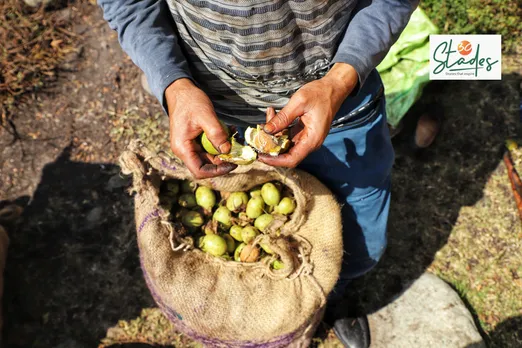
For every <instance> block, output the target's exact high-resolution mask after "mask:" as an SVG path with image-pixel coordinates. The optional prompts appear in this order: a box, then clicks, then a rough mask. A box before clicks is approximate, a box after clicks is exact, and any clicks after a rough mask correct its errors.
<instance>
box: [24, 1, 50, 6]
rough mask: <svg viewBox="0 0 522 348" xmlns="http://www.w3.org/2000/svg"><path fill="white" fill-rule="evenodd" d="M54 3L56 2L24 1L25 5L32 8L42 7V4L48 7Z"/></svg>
mask: <svg viewBox="0 0 522 348" xmlns="http://www.w3.org/2000/svg"><path fill="white" fill-rule="evenodd" d="M53 1H54V0H24V2H25V4H26V5H27V6H31V7H40V6H41V5H42V4H43V5H44V6H47V5H49V4H51V2H53Z"/></svg>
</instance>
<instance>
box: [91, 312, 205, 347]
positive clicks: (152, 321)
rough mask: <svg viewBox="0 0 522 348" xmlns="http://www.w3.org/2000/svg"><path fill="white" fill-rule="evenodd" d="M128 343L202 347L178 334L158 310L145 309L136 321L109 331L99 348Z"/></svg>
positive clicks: (124, 322)
mask: <svg viewBox="0 0 522 348" xmlns="http://www.w3.org/2000/svg"><path fill="white" fill-rule="evenodd" d="M126 342H141V343H150V344H161V345H172V346H174V347H187V348H199V347H201V345H199V344H197V343H193V342H191V341H190V340H188V339H186V338H185V337H184V336H183V335H181V334H179V333H176V332H175V331H174V328H173V326H172V324H171V323H170V322H169V320H168V319H167V318H166V317H165V316H164V315H163V314H162V313H161V312H160V310H159V309H157V308H147V309H144V310H143V311H142V312H141V315H140V316H139V317H138V318H136V319H134V320H129V321H124V320H121V321H120V322H118V325H116V326H115V327H112V328H110V329H109V330H108V331H107V337H106V338H104V339H103V340H102V342H101V344H100V346H99V348H105V347H109V346H111V345H112V344H116V343H126Z"/></svg>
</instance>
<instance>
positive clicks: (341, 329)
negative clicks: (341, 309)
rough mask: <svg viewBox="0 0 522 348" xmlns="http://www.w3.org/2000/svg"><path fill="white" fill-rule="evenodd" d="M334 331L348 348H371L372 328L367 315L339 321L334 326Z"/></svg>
mask: <svg viewBox="0 0 522 348" xmlns="http://www.w3.org/2000/svg"><path fill="white" fill-rule="evenodd" d="M333 331H334V333H335V335H336V336H337V338H338V339H339V341H341V343H342V344H343V345H344V346H345V347H346V348H368V347H370V327H369V325H368V318H367V317H366V316H365V315H363V316H360V317H356V318H340V319H337V320H335V322H334V324H333Z"/></svg>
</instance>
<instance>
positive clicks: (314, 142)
mask: <svg viewBox="0 0 522 348" xmlns="http://www.w3.org/2000/svg"><path fill="white" fill-rule="evenodd" d="M357 81H358V75H357V72H356V71H355V69H354V68H353V67H352V66H351V65H348V64H345V63H336V64H335V65H334V66H333V67H332V69H331V70H330V71H329V72H328V73H327V74H326V75H325V76H324V77H323V78H321V79H319V80H316V81H312V82H309V83H307V84H305V85H304V86H303V87H301V88H300V89H299V90H298V91H297V92H296V93H295V94H294V95H293V96H292V97H291V98H290V101H289V102H288V104H287V105H286V106H285V107H284V108H283V109H282V110H281V111H280V112H279V113H277V114H276V115H275V116H274V113H273V112H267V123H266V124H265V126H264V130H265V132H267V133H269V134H276V133H278V132H280V131H282V130H283V129H285V128H287V127H288V126H289V125H290V124H291V123H292V122H293V121H294V120H295V119H296V118H299V121H298V123H297V124H296V125H295V126H294V127H292V128H291V130H290V136H291V138H292V142H293V146H292V147H291V148H290V150H289V151H288V152H287V153H284V154H280V155H279V156H277V157H272V156H269V155H259V160H260V161H262V162H264V163H266V164H268V165H272V166H276V167H289V168H294V167H296V166H297V165H298V164H299V163H301V161H303V160H304V159H305V158H306V156H308V154H310V153H311V152H313V151H315V150H317V149H319V148H320V147H321V145H322V144H323V142H324V140H325V139H326V136H327V135H328V132H329V131H330V126H331V124H332V121H333V119H334V117H335V115H336V114H337V111H339V108H340V107H341V105H342V103H343V102H344V100H345V99H346V98H347V97H348V96H349V95H350V93H351V92H352V90H353V89H354V88H355V86H356V85H357Z"/></svg>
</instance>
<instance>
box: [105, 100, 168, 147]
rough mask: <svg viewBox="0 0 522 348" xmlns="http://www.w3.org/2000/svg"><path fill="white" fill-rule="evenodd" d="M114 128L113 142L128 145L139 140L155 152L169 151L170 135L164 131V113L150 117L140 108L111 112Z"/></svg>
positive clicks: (111, 134) (112, 131)
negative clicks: (131, 141)
mask: <svg viewBox="0 0 522 348" xmlns="http://www.w3.org/2000/svg"><path fill="white" fill-rule="evenodd" d="M109 116H110V118H111V122H112V126H113V128H112V129H111V132H110V136H111V139H112V141H114V142H116V143H118V142H122V143H125V144H128V143H129V141H130V140H132V139H136V138H139V139H141V140H142V141H143V143H144V144H145V145H147V146H148V147H149V148H150V149H152V150H154V151H159V150H164V149H169V143H168V133H167V132H166V130H165V129H163V127H164V126H163V123H162V120H164V119H165V118H166V116H165V115H163V114H162V113H156V114H154V115H150V114H149V113H147V112H143V111H140V110H139V108H138V107H134V108H129V109H127V110H125V111H124V112H123V113H116V112H114V111H110V112H109Z"/></svg>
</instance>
